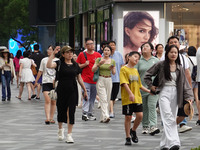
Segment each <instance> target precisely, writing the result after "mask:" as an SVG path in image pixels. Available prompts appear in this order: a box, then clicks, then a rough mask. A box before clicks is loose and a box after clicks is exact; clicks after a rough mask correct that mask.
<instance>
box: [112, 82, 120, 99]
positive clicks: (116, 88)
mask: <svg viewBox="0 0 200 150" xmlns="http://www.w3.org/2000/svg"><path fill="white" fill-rule="evenodd" d="M118 93H119V83H113V84H112V92H111V98H110V99H111V100H113V101H115V99H116V98H117V94H118Z"/></svg>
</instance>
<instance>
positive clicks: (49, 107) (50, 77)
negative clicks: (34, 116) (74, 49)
mask: <svg viewBox="0 0 200 150" xmlns="http://www.w3.org/2000/svg"><path fill="white" fill-rule="evenodd" d="M53 51H54V47H53V46H52V45H50V46H49V47H48V49H47V55H48V57H45V58H43V59H42V60H41V63H40V68H39V72H38V74H37V77H36V79H35V84H34V87H36V86H37V84H38V80H39V79H40V77H41V75H42V93H43V95H44V99H45V105H44V109H45V115H46V120H45V124H50V123H51V124H54V123H55V121H54V120H53V117H54V113H55V110H56V101H55V100H52V99H50V97H49V95H48V94H49V92H50V91H51V90H52V89H53V82H54V81H55V77H56V70H55V69H50V68H47V67H46V66H47V61H48V59H49V57H50V56H51V54H52V53H53ZM58 60H59V59H58V58H53V61H54V62H55V61H58Z"/></svg>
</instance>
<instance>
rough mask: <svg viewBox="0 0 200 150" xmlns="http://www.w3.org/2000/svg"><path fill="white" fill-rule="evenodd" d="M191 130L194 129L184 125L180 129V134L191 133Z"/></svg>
mask: <svg viewBox="0 0 200 150" xmlns="http://www.w3.org/2000/svg"><path fill="white" fill-rule="evenodd" d="M190 130H192V127H189V126H186V125H183V126H182V127H181V128H179V129H178V132H179V133H184V132H187V131H190Z"/></svg>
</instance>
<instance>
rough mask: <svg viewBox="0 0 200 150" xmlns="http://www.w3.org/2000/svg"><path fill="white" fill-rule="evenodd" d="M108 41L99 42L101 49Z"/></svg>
mask: <svg viewBox="0 0 200 150" xmlns="http://www.w3.org/2000/svg"><path fill="white" fill-rule="evenodd" d="M108 43H109V42H108V41H103V42H101V44H100V46H101V48H103V46H105V45H108Z"/></svg>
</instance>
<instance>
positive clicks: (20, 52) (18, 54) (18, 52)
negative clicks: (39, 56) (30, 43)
mask: <svg viewBox="0 0 200 150" xmlns="http://www.w3.org/2000/svg"><path fill="white" fill-rule="evenodd" d="M21 56H22V51H21V50H18V51H17V54H16V57H17V58H18V59H20V57H21Z"/></svg>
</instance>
